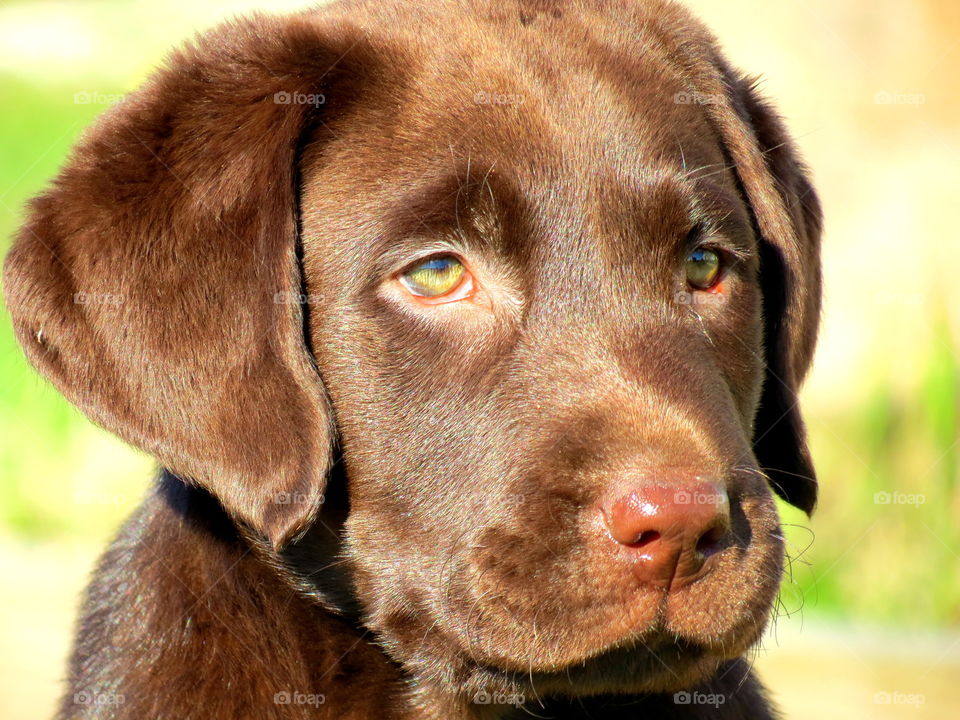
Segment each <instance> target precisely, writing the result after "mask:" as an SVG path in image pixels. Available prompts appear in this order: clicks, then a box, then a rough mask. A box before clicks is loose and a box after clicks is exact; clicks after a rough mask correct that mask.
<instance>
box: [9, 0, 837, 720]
mask: <svg viewBox="0 0 960 720" xmlns="http://www.w3.org/2000/svg"><path fill="white" fill-rule="evenodd" d="M278 93H279V94H281V95H278ZM283 94H286V95H283ZM278 98H279V100H281V101H278ZM284 98H287V99H290V98H292V99H293V101H292V102H282V100H283V99H284ZM691 99H692V102H690V101H689V100H691ZM694 227H699V228H702V229H704V231H705V232H707V233H708V234H710V235H712V236H716V237H722V238H724V242H726V243H728V244H729V245H731V246H732V253H733V255H734V256H735V257H736V258H737V260H736V263H735V264H734V266H733V267H732V268H731V270H730V271H729V274H728V276H727V278H726V279H725V280H724V292H723V298H724V302H723V303H722V304H716V303H714V304H705V305H696V304H694V305H691V304H690V302H689V299H690V298H689V297H687V301H683V302H681V301H678V297H679V296H678V292H679V291H682V290H683V287H682V286H678V284H677V273H676V268H677V266H678V265H677V263H679V262H680V261H682V257H683V252H684V247H683V240H684V238H685V237H686V236H687V235H688V233H689V232H690V231H691V228H694ZM819 236H820V210H819V205H818V202H817V199H816V195H815V194H814V192H813V190H812V188H811V186H810V184H809V181H808V180H807V178H806V174H805V171H804V169H803V167H802V165H801V164H800V162H799V160H798V158H797V155H796V152H795V150H794V148H793V145H792V144H791V142H790V140H789V138H788V136H787V134H786V131H785V129H784V127H783V125H782V123H781V121H780V120H779V119H778V118H777V116H776V115H775V114H774V112H773V111H772V110H771V109H770V107H769V106H768V105H767V104H766V103H765V102H763V101H762V100H761V99H759V98H758V97H757V95H756V93H755V91H754V89H753V88H752V86H751V83H750V82H749V81H747V80H745V79H743V78H742V77H741V76H739V75H738V74H737V73H735V72H734V71H732V70H731V69H730V68H729V67H728V66H727V64H726V62H725V61H724V60H723V58H722V57H721V55H720V53H719V50H718V49H717V45H716V43H715V41H714V40H713V38H712V37H711V36H710V35H709V34H708V33H707V31H705V30H704V29H703V28H702V27H701V26H700V25H699V24H698V23H697V22H696V21H695V20H693V19H692V18H691V17H690V16H689V15H688V14H687V13H686V12H685V11H683V10H682V9H681V8H679V7H678V6H676V5H674V4H671V3H668V2H664V1H662V0H649V1H646V2H640V1H633V2H631V1H629V0H582V1H578V2H570V3H560V2H549V1H546V0H543V1H540V2H533V1H532V0H526V1H525V0H509V1H507V2H492V1H484V0H471V1H470V2H453V1H452V0H448V1H444V0H432V1H431V2H429V3H403V2H399V0H396V1H393V2H372V1H370V2H364V1H356V2H340V3H335V4H334V5H331V6H327V7H325V8H322V9H319V10H315V11H310V12H306V13H303V14H300V15H295V16H291V17H284V18H275V17H267V16H262V15H261V16H254V17H251V18H249V19H246V20H238V21H235V22H232V23H229V24H226V25H224V26H221V27H220V28H217V29H216V30H214V31H212V32H209V33H207V34H205V35H202V36H200V37H199V38H198V39H197V40H196V41H195V42H194V43H192V44H191V45H189V46H187V47H186V48H185V49H183V50H180V51H178V52H177V53H175V54H174V55H173V56H172V57H171V59H170V61H169V63H168V65H167V67H166V68H165V69H163V70H160V71H159V72H158V73H157V74H156V75H154V76H153V77H152V78H151V79H150V80H149V81H148V82H147V84H146V85H145V86H144V87H143V88H142V89H141V90H140V91H139V92H137V93H135V94H134V95H133V96H132V97H131V98H130V99H128V100H127V101H125V102H124V103H123V104H122V105H121V106H119V107H117V108H115V109H114V110H112V111H111V112H110V113H108V114H107V115H105V116H104V117H103V118H102V119H101V120H100V122H99V123H98V124H97V125H96V126H95V127H94V128H93V129H92V130H91V131H90V132H89V134H88V135H87V136H86V137H85V138H84V139H83V140H82V141H81V142H80V144H79V145H78V147H77V149H76V150H75V152H74V154H73V156H72V157H71V159H70V160H69V162H68V163H67V165H66V167H65V168H64V169H63V171H62V172H61V173H60V175H59V176H58V178H57V179H56V181H55V182H54V184H53V186H52V187H51V189H49V190H48V191H47V192H45V193H44V194H42V195H40V196H39V197H38V198H37V199H36V200H35V201H34V202H33V205H32V207H31V212H30V218H29V220H28V222H27V224H26V225H25V226H24V228H23V230H22V231H21V233H20V235H19V238H18V240H17V243H16V244H15V246H14V248H13V250H12V251H11V253H10V255H9V256H8V258H7V264H6V272H5V280H6V283H5V286H6V294H7V301H8V304H9V307H10V311H11V314H12V316H13V319H14V323H15V327H16V330H17V334H18V337H19V339H20V341H21V343H22V344H23V346H24V348H25V350H26V352H27V354H28V356H29V358H30V359H31V361H32V362H33V363H34V364H35V365H36V367H37V368H38V369H39V370H40V371H41V372H42V373H43V374H44V375H45V376H47V377H48V378H50V379H51V381H52V382H54V384H56V385H57V387H58V388H60V389H61V391H62V392H63V393H64V394H65V395H66V396H67V397H68V398H69V399H70V400H71V401H73V402H74V403H76V404H77V405H78V406H79V407H80V408H82V409H83V410H84V411H85V412H86V413H87V414H88V415H89V416H90V417H91V418H93V419H94V420H95V421H96V422H98V423H100V424H101V425H103V426H104V427H106V428H108V429H110V430H112V431H114V432H116V433H117V434H118V435H120V436H121V437H123V438H124V439H126V440H128V441H129V442H131V443H133V444H135V445H137V446H138V447H141V448H143V449H145V450H146V451H148V452H150V453H152V454H153V455H155V456H156V457H157V458H158V460H159V461H160V462H161V463H162V465H163V467H164V468H165V470H164V471H163V472H162V473H161V475H160V479H159V482H158V485H157V490H156V491H155V493H153V494H152V495H151V496H150V497H149V498H148V499H147V500H146V501H145V502H144V504H143V506H142V507H141V508H140V509H139V510H138V512H137V513H136V515H135V516H134V517H133V518H132V519H131V521H130V522H129V523H128V525H127V526H126V527H125V529H124V530H123V531H122V533H121V535H120V537H119V538H118V540H117V541H116V542H115V543H114V544H113V546H112V547H111V548H110V550H109V551H108V552H107V554H106V556H105V558H104V560H103V561H102V563H101V565H100V567H99V569H98V570H97V574H96V577H95V579H94V581H93V584H92V586H91V589H90V591H89V595H88V598H87V602H86V609H85V611H84V617H83V619H82V622H81V625H80V631H79V635H78V639H77V645H76V649H75V652H74V656H73V660H72V664H71V674H70V689H69V691H68V693H67V695H66V698H65V700H64V702H63V705H62V709H61V717H62V718H75V717H122V718H154V717H157V718H159V717H171V718H172V717H176V718H187V717H198V718H200V717H203V718H207V717H217V718H246V717H250V718H273V717H276V718H295V717H302V718H308V717H310V718H368V717H370V718H372V717H384V718H390V717H397V718H421V717H426V718H438V719H439V718H443V719H444V720H446V719H456V718H464V719H466V718H508V717H521V716H524V713H525V712H526V711H527V710H529V711H532V712H535V713H537V714H538V715H546V716H551V717H564V718H567V717H569V718H573V717H604V718H627V717H631V718H632V717H652V716H656V717H673V718H706V717H716V718H723V719H727V720H733V719H734V718H748V717H749V718H764V717H771V716H772V711H771V710H770V709H769V707H768V704H767V702H766V700H765V699H764V696H763V692H762V690H761V689H760V687H759V685H758V684H757V682H756V681H755V680H754V679H753V677H752V676H751V675H750V674H749V670H748V668H747V666H746V663H745V661H744V660H742V656H743V654H744V653H745V652H746V651H747V650H748V649H749V648H750V647H751V645H753V644H754V643H755V642H756V640H757V639H758V637H759V635H760V633H761V632H762V630H763V628H764V626H765V624H766V621H767V618H768V615H769V611H770V607H771V604H772V602H773V598H774V596H775V593H776V591H777V586H778V582H779V576H780V572H781V569H782V555H783V548H782V542H781V539H780V530H779V525H778V521H777V517H776V510H775V506H774V504H773V501H772V495H771V493H770V487H772V488H773V489H774V490H775V491H776V492H777V493H779V494H780V495H782V496H783V497H784V498H786V499H787V500H789V501H790V502H792V503H793V504H795V505H797V506H799V507H801V508H803V509H805V510H807V511H811V510H812V509H813V506H814V503H815V499H816V484H815V480H814V474H813V468H812V466H811V463H810V458H809V454H808V451H807V448H806V443H805V438H804V429H803V423H802V420H801V418H800V415H799V411H798V409H797V406H796V392H797V389H798V386H799V384H800V382H801V381H802V379H803V377H804V375H805V373H806V371H807V368H808V366H809V364H810V361H811V356H812V352H813V346H814V341H815V337H816V328H817V322H818V315H819V302H820V279H819ZM437 243H447V244H449V245H450V246H452V247H454V248H456V249H457V250H458V251H460V252H461V253H462V254H463V255H464V256H466V257H469V258H471V259H472V261H473V262H474V263H476V265H477V267H480V268H482V269H483V271H484V273H485V276H484V277H485V278H487V279H488V280H489V287H490V297H491V302H490V305H489V307H488V308H487V309H485V310H482V311H476V312H473V311H470V312H467V311H463V310H444V311H441V313H443V312H445V313H447V314H446V315H444V314H441V313H437V314H434V315H426V314H421V313H418V312H411V311H409V309H408V308H406V307H405V306H403V304H402V303H400V302H398V301H397V299H396V298H395V297H393V296H391V295H390V293H389V291H388V290H387V289H386V287H387V286H386V285H385V284H384V283H385V280H384V278H385V277H387V276H388V275H389V273H390V271H391V270H392V269H393V268H394V267H395V265H396V263H397V262H398V261H400V260H403V259H407V260H409V258H410V257H411V253H413V252H416V251H418V249H419V250H422V249H423V247H424V246H425V245H429V246H433V245H436V244H437ZM678 253H679V255H678ZM401 264H402V263H401ZM458 313H459V314H458ZM665 468H680V469H682V470H683V471H685V472H689V473H690V474H693V475H697V476H700V475H707V476H710V477H715V478H719V479H720V480H722V482H723V483H724V486H725V487H726V489H727V492H728V494H729V496H730V501H731V524H732V535H733V537H734V538H735V542H734V543H733V545H732V546H731V547H729V548H728V549H727V550H725V551H724V552H723V553H721V555H719V556H718V557H717V563H716V564H715V566H714V567H713V569H712V571H711V572H710V573H709V574H708V575H707V576H705V577H704V578H702V579H701V580H699V581H698V582H695V583H692V584H690V585H688V586H685V587H682V588H679V589H674V590H673V591H665V590H664V589H663V588H658V587H654V586H647V585H644V584H642V583H640V584H638V583H637V582H636V581H635V580H634V578H633V576H632V575H631V574H630V572H629V569H628V568H627V567H626V566H625V564H624V562H623V560H622V558H621V556H620V555H617V554H616V553H614V552H612V551H611V550H610V538H609V537H608V536H606V534H605V533H603V532H602V531H601V528H600V525H599V524H598V517H599V516H598V512H597V506H598V503H600V502H602V500H603V498H604V497H607V496H608V495H609V494H610V493H611V492H615V491H618V490H620V489H622V488H625V487H632V486H637V485H638V484H639V485H642V484H643V483H645V482H650V481H651V480H655V479H656V478H657V475H658V473H661V472H663V470H664V469H665ZM690 689H694V690H696V691H698V692H700V693H703V694H707V695H710V694H714V695H717V696H719V697H722V698H723V700H722V702H721V701H718V702H716V703H715V704H714V705H704V704H702V703H694V704H690V705H686V704H683V703H682V702H681V703H678V702H677V701H676V699H675V698H674V696H673V693H675V692H677V691H684V690H690ZM278 693H279V695H278ZM283 693H291V694H292V695H289V696H284V695H283ZM320 696H322V699H323V702H322V703H321V702H320V701H319V699H320ZM521 696H522V698H523V700H524V702H525V706H524V707H523V708H519V707H515V706H514V705H511V704H504V703H503V702H501V701H502V700H503V699H504V698H508V699H509V698H514V699H515V700H516V699H517V698H519V697H521ZM284 697H290V698H293V702H290V703H284V702H283V698H284ZM490 697H492V698H493V699H494V700H495V702H494V703H489V704H488V703H483V702H482V699H483V698H490ZM311 698H312V700H311ZM478 699H479V701H478Z"/></svg>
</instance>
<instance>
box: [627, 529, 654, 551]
mask: <svg viewBox="0 0 960 720" xmlns="http://www.w3.org/2000/svg"><path fill="white" fill-rule="evenodd" d="M659 539H660V533H658V532H657V531H656V530H645V531H644V532H642V533H640V537H638V538H637V539H636V540H634V541H633V542H632V543H627V547H632V548H638V549H639V548H642V547H646V546H647V545H649V544H651V543H653V542H656V541H657V540H659Z"/></svg>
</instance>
